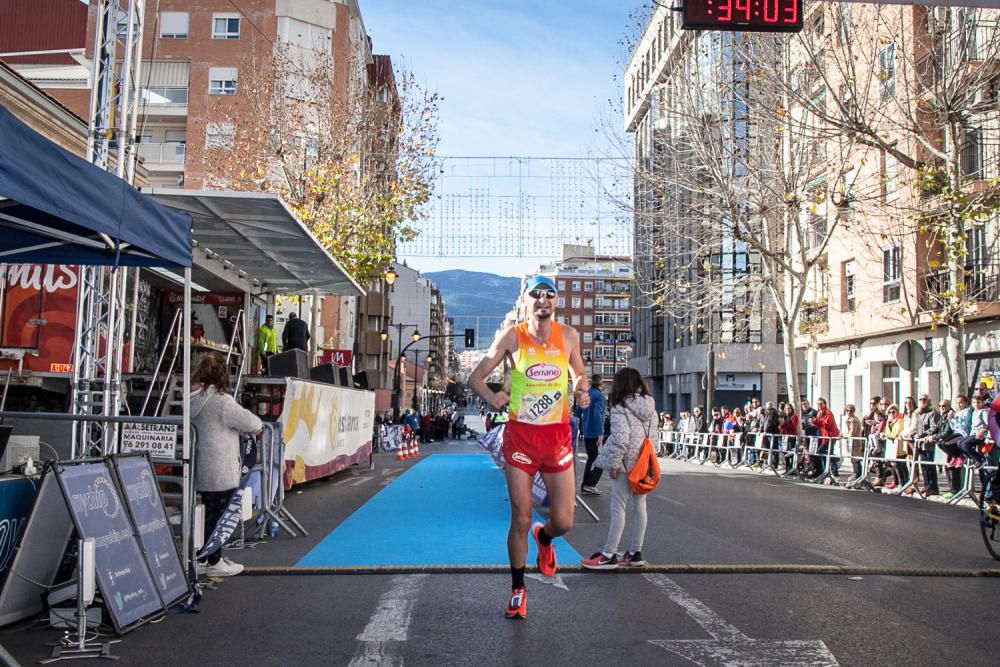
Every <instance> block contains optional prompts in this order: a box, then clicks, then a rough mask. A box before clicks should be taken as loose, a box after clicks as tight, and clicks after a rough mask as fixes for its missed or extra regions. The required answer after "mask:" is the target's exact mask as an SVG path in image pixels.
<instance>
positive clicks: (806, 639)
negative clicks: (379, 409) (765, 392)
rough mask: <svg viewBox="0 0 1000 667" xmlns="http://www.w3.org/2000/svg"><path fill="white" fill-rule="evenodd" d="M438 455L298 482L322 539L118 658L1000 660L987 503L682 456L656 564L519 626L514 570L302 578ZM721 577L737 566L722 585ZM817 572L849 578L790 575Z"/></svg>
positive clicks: (24, 650) (535, 588)
mask: <svg viewBox="0 0 1000 667" xmlns="http://www.w3.org/2000/svg"><path fill="white" fill-rule="evenodd" d="M421 451H422V455H427V454H428V453H434V452H458V451H476V445H475V444H474V443H471V442H466V441H463V442H461V443H455V442H449V443H442V444H435V445H430V446H429V447H423V448H422V450H421ZM419 460H420V459H411V460H409V461H403V462H396V461H395V460H393V457H392V456H391V455H388V454H380V455H379V456H378V457H377V462H376V463H377V465H376V469H375V470H374V471H370V470H368V469H367V468H353V469H351V470H349V471H345V472H344V473H340V474H338V475H336V476H334V477H333V478H331V479H330V480H326V481H321V482H316V483H311V484H307V485H304V486H303V487H302V488H301V489H297V490H299V491H301V493H294V492H293V493H292V494H291V495H290V496H289V498H288V502H287V506H288V507H289V509H290V510H291V511H292V512H293V513H294V514H295V516H296V518H298V519H299V521H301V522H302V523H303V524H304V525H305V526H306V528H308V529H309V530H310V535H309V536H308V537H304V538H298V539H290V538H287V537H281V538H279V539H277V540H272V541H269V542H267V543H263V544H260V545H258V546H256V547H255V548H253V549H247V550H243V551H240V552H233V553H231V554H230V556H231V557H232V558H233V559H234V560H238V561H240V562H243V563H246V564H247V565H249V566H252V567H251V568H250V569H249V570H248V573H247V574H245V575H241V576H239V577H235V578H232V579H229V580H225V581H223V582H221V583H219V584H218V585H217V588H216V589H215V590H209V591H207V592H206V594H205V597H204V600H203V602H202V613H200V614H186V615H170V616H168V617H166V618H165V619H163V620H162V621H160V622H158V623H156V624H150V625H147V626H144V627H142V628H140V629H138V630H136V631H134V632H132V633H130V634H128V635H126V636H125V637H124V638H123V639H124V641H123V642H122V643H119V644H115V645H114V646H113V648H112V650H113V653H115V654H116V655H119V656H121V660H120V663H119V664H123V665H140V664H141V665H168V664H170V665H175V664H200V665H234V664H250V665H290V664H298V665H402V664H407V665H477V666H479V667H481V666H483V665H573V666H574V667H579V666H584V665H607V664H609V663H610V662H618V663H626V664H634V665H692V664H705V665H716V664H730V665H755V664H756V665H793V664H798V665H824V664H840V665H869V664H876V663H878V664H907V665H941V664H945V663H949V664H963V665H995V664H997V659H996V653H997V651H998V649H1000V642H998V640H997V639H996V635H995V634H994V633H995V626H996V618H997V614H998V604H997V603H998V601H1000V578H997V577H982V576H969V575H972V574H976V573H982V571H984V570H987V569H997V568H1000V563H997V562H996V561H993V560H992V559H991V558H989V556H988V554H987V553H986V550H985V549H984V547H983V545H982V542H981V539H980V536H979V529H978V524H977V515H976V513H975V511H974V510H971V509H968V508H961V507H950V506H946V505H943V504H940V503H929V502H925V501H919V500H913V499H909V498H897V497H889V496H882V495H879V494H873V493H868V492H861V491H846V490H843V489H839V488H833V487H817V486H813V485H808V484H802V483H796V482H790V481H784V480H779V479H776V478H773V477H767V476H763V475H758V474H750V473H743V472H725V471H722V470H714V469H707V468H704V467H698V466H696V465H693V464H688V463H676V462H666V463H665V466H664V467H665V476H664V481H663V484H662V485H661V486H660V488H658V489H657V490H656V491H655V492H654V493H653V494H651V496H650V498H649V500H648V508H649V529H648V531H647V539H646V544H645V546H644V549H643V553H644V555H645V557H646V559H647V561H649V562H650V564H651V566H650V567H649V568H647V571H645V572H635V571H631V572H628V573H624V572H621V571H619V572H612V573H592V572H581V571H579V570H578V569H577V568H576V567H574V566H573V565H574V564H564V565H566V566H567V567H565V568H564V569H563V571H562V572H561V573H560V574H559V575H557V577H555V578H554V579H552V580H543V579H541V578H540V577H539V576H538V575H534V574H531V575H529V577H530V579H529V581H528V618H527V619H526V620H525V621H507V620H505V619H504V618H503V617H502V614H501V609H502V607H503V604H504V602H505V594H506V591H507V590H508V588H509V577H508V575H507V574H504V573H503V571H502V570H499V571H495V572H494V571H486V572H473V573H461V574H458V573H451V572H435V573H430V574H427V573H419V572H415V571H410V572H402V573H399V574H343V573H341V574H311V575H302V574H294V570H292V569H289V567H288V566H291V565H293V564H294V563H295V562H296V561H297V560H298V559H299V558H301V557H302V556H303V555H304V554H305V553H306V552H307V551H309V549H311V547H312V546H314V545H315V544H316V543H317V542H318V541H319V540H320V539H322V537H323V536H325V535H326V534H327V533H329V531H330V530H331V529H332V528H333V527H335V526H336V525H337V523H338V522H340V521H342V520H343V519H344V518H346V517H347V516H349V515H350V513H351V512H353V511H354V510H355V509H357V508H358V507H360V506H361V505H362V504H363V503H364V502H365V501H367V500H368V499H369V498H371V497H372V496H373V495H374V494H375V493H377V491H378V490H379V489H381V488H382V487H383V486H384V485H386V484H391V483H392V480H393V479H394V478H395V477H397V476H398V475H399V474H400V473H401V472H402V471H404V470H405V469H406V468H408V467H409V466H412V465H414V463H415V462H416V461H419ZM581 468H582V465H581ZM362 480H363V481H362ZM600 486H601V488H602V489H603V490H604V491H605V494H604V495H602V496H600V497H596V498H591V497H588V498H587V502H588V503H589V504H590V505H591V506H592V508H593V509H594V510H595V511H596V512H597V514H598V515H599V516H600V518H601V521H600V522H594V521H592V520H591V518H590V517H589V516H587V515H586V514H585V513H584V512H582V511H578V513H577V521H576V526H575V527H574V529H573V531H572V532H571V533H570V534H569V536H568V539H569V542H570V543H571V545H572V546H573V547H575V548H576V550H577V551H579V552H580V553H582V554H585V555H589V554H590V553H592V552H593V551H594V550H596V549H597V548H599V546H600V545H601V543H602V542H603V540H604V537H605V532H606V530H607V522H606V519H607V498H608V496H609V495H610V490H609V488H608V485H607V480H602V482H601V485H600ZM376 529H377V527H373V530H376ZM497 539H498V540H503V539H504V536H503V535H497ZM446 546H447V545H442V547H443V548H446ZM720 565H737V566H739V567H737V568H735V569H736V570H738V573H734V574H724V573H713V572H711V571H712V570H713V567H712V566H720ZM680 566H690V567H689V570H688V572H689V573H682V572H680V570H682V569H683V568H682V567H680ZM816 566H819V567H822V568H825V569H826V570H827V571H828V572H830V573H827V574H794V573H774V572H773V571H774V570H776V569H788V570H790V571H796V570H801V571H809V570H810V568H813V567H816ZM838 568H847V569H844V570H841V571H840V572H838ZM865 568H879V570H878V572H879V574H870V573H869V572H871V570H867V569H865ZM714 569H718V568H714ZM945 571H950V573H951V575H952V576H941V575H942V574H944V573H945ZM706 572H707V573H706ZM58 636H59V634H58V633H56V632H54V631H51V630H49V631H42V630H37V629H32V628H25V627H23V626H22V627H14V628H8V629H6V630H4V631H2V632H0V643H2V644H3V646H4V647H6V649H7V650H8V651H10V652H11V653H12V654H13V655H14V656H15V657H16V658H17V659H18V660H19V661H20V662H21V663H22V664H31V663H34V662H36V661H37V660H39V659H41V658H44V657H46V656H48V652H49V649H48V648H46V647H44V646H43V644H44V642H46V641H52V640H54V639H56V638H57V637H58Z"/></svg>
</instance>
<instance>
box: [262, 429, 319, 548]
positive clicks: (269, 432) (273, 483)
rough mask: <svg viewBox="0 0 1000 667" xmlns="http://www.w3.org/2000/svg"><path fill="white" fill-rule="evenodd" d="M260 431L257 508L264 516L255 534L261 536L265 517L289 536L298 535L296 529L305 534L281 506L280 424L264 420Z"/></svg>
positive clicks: (266, 520) (283, 496) (282, 458)
mask: <svg viewBox="0 0 1000 667" xmlns="http://www.w3.org/2000/svg"><path fill="white" fill-rule="evenodd" d="M260 435H261V437H260V457H259V464H258V466H259V467H260V469H261V481H260V493H261V511H263V513H264V516H265V520H264V521H262V522H261V523H260V525H259V526H258V528H257V532H258V535H257V537H263V536H264V531H266V530H267V524H268V519H270V520H271V521H274V522H276V523H277V524H278V526H279V527H280V528H281V529H282V530H284V531H285V532H286V533H288V534H289V535H290V536H292V537H298V536H299V533H301V534H302V535H308V534H309V532H308V531H307V530H306V529H305V528H303V527H302V524H301V523H299V522H298V521H297V520H296V519H295V517H294V516H292V513H291V512H289V511H288V509H287V508H285V484H284V480H283V479H282V466H283V464H284V458H285V442H284V440H282V438H281V424H280V423H278V422H264V428H263V430H262V431H261V434H260ZM293 526H294V528H293ZM296 530H298V532H296Z"/></svg>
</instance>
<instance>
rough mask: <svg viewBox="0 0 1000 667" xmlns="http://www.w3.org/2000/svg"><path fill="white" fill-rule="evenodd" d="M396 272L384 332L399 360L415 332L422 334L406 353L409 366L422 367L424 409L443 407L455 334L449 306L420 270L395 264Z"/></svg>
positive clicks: (404, 406) (421, 385) (391, 353)
mask: <svg viewBox="0 0 1000 667" xmlns="http://www.w3.org/2000/svg"><path fill="white" fill-rule="evenodd" d="M393 269H394V270H395V271H396V274H397V277H396V281H395V282H394V283H393V286H392V291H391V292H390V294H389V304H390V312H391V317H390V319H389V324H388V327H387V328H386V329H385V330H384V333H385V334H387V337H388V341H387V342H388V343H389V356H390V359H396V358H398V357H399V353H400V351H401V350H402V349H404V348H406V347H407V345H408V344H410V343H411V342H412V341H413V335H414V333H415V332H419V333H420V336H421V339H420V340H418V341H417V342H416V343H413V344H412V345H409V349H408V350H407V352H406V354H407V358H408V363H410V364H412V365H415V366H418V367H420V368H421V372H420V378H421V382H422V383H421V384H420V385H419V390H418V392H417V396H418V400H419V402H420V406H421V408H423V409H433V408H434V407H436V406H437V405H438V404H440V401H441V400H442V397H443V395H444V390H445V388H446V387H445V386H446V384H447V381H448V376H447V368H448V358H449V344H450V339H449V338H447V336H449V335H450V334H451V333H452V331H451V326H450V324H449V323H448V321H447V317H446V315H445V309H446V304H445V302H444V300H443V299H442V298H441V290H440V289H439V288H438V287H437V285H435V284H434V282H433V281H432V280H430V279H428V278H424V277H423V276H421V275H420V272H419V271H417V270H416V269H413V268H412V267H410V266H407V264H406V263H405V262H395V263H394V264H393ZM424 371H426V374H425V373H424ZM401 407H403V408H406V407H409V405H408V404H403V405H401Z"/></svg>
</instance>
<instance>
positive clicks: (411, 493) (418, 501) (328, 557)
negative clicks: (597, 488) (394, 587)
mask: <svg viewBox="0 0 1000 667" xmlns="http://www.w3.org/2000/svg"><path fill="white" fill-rule="evenodd" d="M536 520H538V521H543V520H544V519H543V518H542V517H541V516H539V515H538V514H537V513H536ZM509 525H510V503H509V502H508V500H507V484H506V482H505V480H504V476H503V473H502V472H501V471H500V470H499V469H498V468H497V467H496V465H495V464H494V463H493V459H491V458H490V457H489V456H488V455H487V454H485V453H483V454H433V455H431V456H429V457H427V458H425V459H424V460H423V461H420V462H419V463H417V464H416V465H415V466H413V467H412V468H410V469H409V470H407V471H406V472H404V473H403V474H402V475H400V476H399V478H397V479H396V480H395V481H393V482H392V483H391V484H389V485H388V486H386V487H385V488H384V489H382V490H381V491H379V492H378V493H377V494H376V495H375V496H374V497H373V498H372V499H371V500H369V501H368V502H367V503H365V504H364V505H362V506H361V507H360V508H358V510H357V511H356V512H354V513H353V514H352V515H351V516H349V517H348V518H347V519H346V520H345V521H343V522H342V523H341V524H340V525H339V526H337V527H336V528H335V529H334V530H333V532H331V533H330V534H329V535H327V536H326V537H325V538H323V540H322V541H321V542H320V543H319V544H317V545H316V546H315V547H314V548H313V549H312V550H311V551H310V552H309V553H307V554H306V555H305V556H304V557H303V558H302V560H300V561H299V562H298V563H296V566H298V567H323V566H338V567H364V566H372V565H445V566H447V565H506V564H507V528H508V526H509ZM555 545H556V558H557V559H558V561H559V562H560V563H565V564H574V565H575V564H577V563H579V562H580V554H578V553H577V552H576V550H575V549H573V547H571V546H570V545H569V544H568V543H567V542H566V541H565V540H562V539H557V540H555ZM527 562H528V563H529V564H533V563H534V562H535V545H534V540H532V539H531V538H530V537H529V538H528V559H527Z"/></svg>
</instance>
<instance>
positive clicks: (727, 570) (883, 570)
mask: <svg viewBox="0 0 1000 667" xmlns="http://www.w3.org/2000/svg"><path fill="white" fill-rule="evenodd" d="M529 562H530V561H529ZM527 569H528V571H529V572H533V571H535V570H536V569H537V568H535V567H534V566H533V565H529V566H528V568H527ZM572 572H587V573H588V574H589V575H590V576H614V575H630V574H643V573H646V574H650V573H655V574H807V575H834V576H896V577H942V578H948V577H953V578H968V577H986V578H994V577H996V578H1000V568H944V567H939V568H934V567H902V566H900V567H868V566H863V565H830V564H803V563H745V564H741V563H732V564H728V563H664V564H653V563H648V564H646V565H645V566H644V567H631V568H626V567H620V568H618V569H617V570H605V571H601V572H592V571H590V570H584V569H583V568H581V567H580V566H579V565H560V567H559V573H560V574H564V573H572ZM509 573H510V566H509V565H507V564H506V563H503V564H497V565H368V566H366V565H356V566H259V567H250V566H248V567H246V568H245V569H244V570H243V576H247V575H249V576H264V577H267V576H327V575H334V576H335V575H361V574H377V575H396V574H509Z"/></svg>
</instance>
